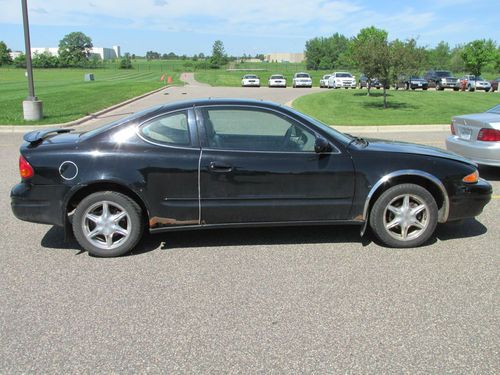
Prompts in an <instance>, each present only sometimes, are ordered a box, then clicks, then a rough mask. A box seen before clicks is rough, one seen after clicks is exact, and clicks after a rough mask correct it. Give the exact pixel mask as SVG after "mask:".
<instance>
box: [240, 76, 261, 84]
mask: <svg viewBox="0 0 500 375" xmlns="http://www.w3.org/2000/svg"><path fill="white" fill-rule="evenodd" d="M241 87H260V78H259V77H257V76H256V75H255V74H245V75H244V76H243V78H242V79H241Z"/></svg>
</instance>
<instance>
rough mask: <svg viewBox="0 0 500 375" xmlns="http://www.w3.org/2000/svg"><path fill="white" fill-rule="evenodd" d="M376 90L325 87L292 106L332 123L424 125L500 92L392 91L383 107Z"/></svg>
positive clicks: (494, 99) (499, 98)
mask: <svg viewBox="0 0 500 375" xmlns="http://www.w3.org/2000/svg"><path fill="white" fill-rule="evenodd" d="M373 91H374V92H373V93H372V96H370V97H368V96H366V90H343V89H342V90H328V91H326V90H325V92H322V93H317V94H311V95H306V96H303V97H300V98H298V99H296V100H295V101H294V102H293V107H294V108H296V109H298V110H299V111H302V112H304V113H306V114H309V115H311V116H313V117H315V118H317V119H319V120H321V121H323V122H324V123H326V124H329V125H360V126H362V125H412V124H413V125H417V124H422V125H425V124H448V123H450V119H451V117H452V116H456V115H461V114H466V113H475V112H483V111H485V110H486V109H488V108H491V107H493V106H494V105H497V104H499V103H500V95H499V94H498V93H483V92H472V93H470V92H455V91H443V92H441V91H439V92H434V91H394V90H391V91H389V92H388V97H387V101H388V105H389V108H387V109H384V108H383V97H382V92H381V91H379V90H373Z"/></svg>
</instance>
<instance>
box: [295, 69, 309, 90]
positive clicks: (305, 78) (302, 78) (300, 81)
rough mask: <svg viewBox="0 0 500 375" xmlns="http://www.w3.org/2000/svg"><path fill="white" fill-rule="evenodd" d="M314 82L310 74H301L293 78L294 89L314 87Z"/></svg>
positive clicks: (296, 74)
mask: <svg viewBox="0 0 500 375" xmlns="http://www.w3.org/2000/svg"><path fill="white" fill-rule="evenodd" d="M312 85H313V81H312V78H311V76H310V75H309V73H304V72H299V73H295V75H294V76H293V87H309V88H310V87H312Z"/></svg>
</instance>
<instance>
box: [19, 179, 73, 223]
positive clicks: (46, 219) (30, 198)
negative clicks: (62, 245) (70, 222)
mask: <svg viewBox="0 0 500 375" xmlns="http://www.w3.org/2000/svg"><path fill="white" fill-rule="evenodd" d="M66 189H67V188H66V187H65V186H52V185H31V184H29V183H26V182H21V183H20V184H17V185H16V186H14V187H13V188H12V190H11V192H10V197H11V208H12V212H13V213H14V215H15V216H16V217H17V218H18V219H19V220H23V221H29V222H32V223H41V224H53V225H58V226H64V215H63V197H64V193H65V191H66Z"/></svg>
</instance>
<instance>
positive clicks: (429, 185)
mask: <svg viewBox="0 0 500 375" xmlns="http://www.w3.org/2000/svg"><path fill="white" fill-rule="evenodd" d="M402 183H413V184H416V185H419V186H422V187H423V188H425V189H427V190H428V191H429V193H431V195H432V196H433V197H434V199H435V201H436V204H437V206H438V209H439V211H438V222H440V223H444V222H446V221H447V220H448V214H449V209H450V200H449V197H448V192H447V191H446V188H445V187H444V185H443V183H442V182H441V181H440V180H439V179H438V178H437V177H436V176H433V175H432V174H430V173H427V172H424V171H419V170H414V169H406V170H399V171H394V172H391V173H389V174H387V175H385V176H383V177H382V178H380V179H379V180H378V181H377V182H376V183H375V184H374V185H373V186H372V188H371V189H370V191H369V192H368V195H367V197H366V200H365V205H364V208H363V220H364V224H363V226H362V228H361V235H363V234H364V233H365V231H366V227H367V225H368V219H369V215H370V211H371V207H372V206H373V203H374V202H375V201H376V200H377V198H378V197H379V196H380V195H381V194H382V193H383V192H384V191H386V190H387V189H389V188H390V187H392V186H395V185H399V184H402Z"/></svg>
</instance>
